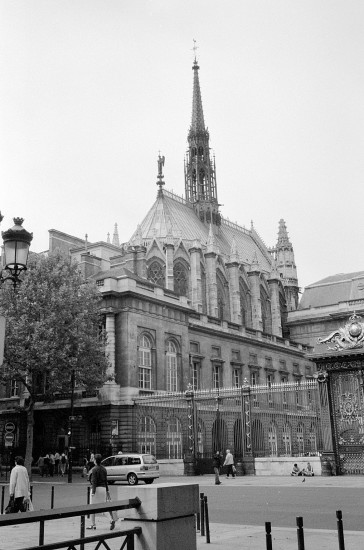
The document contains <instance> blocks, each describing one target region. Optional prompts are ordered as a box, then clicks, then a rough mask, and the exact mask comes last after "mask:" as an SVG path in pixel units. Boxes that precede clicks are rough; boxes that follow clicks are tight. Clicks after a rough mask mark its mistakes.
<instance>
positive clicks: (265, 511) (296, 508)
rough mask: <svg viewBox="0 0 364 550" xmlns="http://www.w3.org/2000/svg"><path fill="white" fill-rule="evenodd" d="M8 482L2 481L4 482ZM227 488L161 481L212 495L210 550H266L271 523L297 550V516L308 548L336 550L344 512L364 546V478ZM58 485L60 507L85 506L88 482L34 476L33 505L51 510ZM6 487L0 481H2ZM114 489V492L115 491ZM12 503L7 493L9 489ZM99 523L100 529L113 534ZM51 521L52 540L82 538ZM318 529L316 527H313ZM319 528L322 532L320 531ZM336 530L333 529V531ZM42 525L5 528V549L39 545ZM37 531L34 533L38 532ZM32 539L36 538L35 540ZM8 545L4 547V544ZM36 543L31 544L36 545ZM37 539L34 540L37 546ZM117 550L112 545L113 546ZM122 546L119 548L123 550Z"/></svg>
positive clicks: (350, 537) (257, 481)
mask: <svg viewBox="0 0 364 550" xmlns="http://www.w3.org/2000/svg"><path fill="white" fill-rule="evenodd" d="M1 481H3V480H1ZM222 481H223V484H222V485H221V486H219V487H216V486H215V485H214V478H213V476H203V477H198V478H196V477H194V478H192V477H189V478H187V477H163V478H161V479H160V480H159V481H158V483H163V482H166V483H183V482H187V483H198V484H199V486H200V492H204V493H205V494H206V495H207V496H208V502H209V510H210V527H211V545H209V546H211V549H213V548H216V549H217V550H221V549H222V548H229V549H230V550H241V549H242V548H248V549H249V550H262V548H265V534H264V522H265V521H271V522H272V534H273V548H274V549H275V550H292V548H296V547H297V535H296V516H297V515H302V516H303V517H304V526H305V543H306V547H307V548H320V550H336V549H337V548H338V542H337V533H336V517H335V511H336V510H337V509H341V510H342V511H343V514H344V527H345V543H346V547H347V548H348V549H349V548H350V550H362V549H363V548H364V532H363V531H364V525H363V521H362V514H363V512H362V510H363V496H362V495H364V476H357V477H338V478H320V477H317V478H314V479H310V480H308V479H307V480H306V482H305V483H302V481H301V479H299V478H297V479H294V478H283V477H272V478H262V477H246V478H245V477H241V478H237V479H235V480H232V479H231V480H226V479H224V478H222ZM52 485H54V488H55V491H54V495H55V507H63V506H71V505H77V504H83V503H84V502H86V495H87V487H88V483H87V482H86V481H85V480H83V479H81V478H80V477H79V476H75V477H74V483H73V484H72V485H68V484H67V482H66V480H58V479H57V478H54V479H47V480H44V479H40V478H37V477H35V478H34V480H33V487H34V498H33V501H34V505H35V508H36V509H38V510H39V509H48V508H50V503H51V487H52ZM0 487H1V482H0ZM114 490H115V486H114V487H112V488H111V492H113V491H114ZM4 496H5V500H6V502H7V498H8V492H7V487H6V491H5V495H4ZM104 520H105V521H104V523H105V525H104V526H103V525H102V519H100V522H99V523H100V525H99V530H100V531H101V532H102V530H105V531H108V529H109V526H108V520H107V518H104ZM65 521H66V527H65V526H63V525H62V522H59V521H56V522H49V525H48V524H47V528H46V538H47V542H51V541H56V540H60V539H62V538H64V536H65V533H67V535H69V537H71V538H72V537H74V536H77V533H78V532H79V524H78V522H77V520H72V521H70V520H65ZM314 527H316V529H315V528H314ZM317 528H318V529H317ZM330 529H331V530H330ZM37 530H38V526H37V525H34V526H30V527H29V530H27V531H25V532H24V531H23V530H22V529H19V528H18V526H17V525H15V526H12V527H5V528H3V529H2V532H1V534H0V548H1V550H5V547H6V550H13V549H14V550H15V549H16V548H23V549H24V548H27V547H29V545H30V544H31V546H33V545H35V546H36V544H37V540H38V531H37ZM33 531H34V532H33ZM31 535H32V536H31ZM4 541H6V545H5V546H4V545H3V544H2V543H1V542H4ZM31 541H32V542H31ZM33 541H34V542H33ZM197 547H198V550H203V549H204V548H206V542H205V539H204V537H201V536H200V535H197ZM112 548H113V546H112ZM118 548H119V546H118Z"/></svg>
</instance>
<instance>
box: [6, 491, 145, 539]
mask: <svg viewBox="0 0 364 550" xmlns="http://www.w3.org/2000/svg"><path fill="white" fill-rule="evenodd" d="M140 505H141V500H140V499H139V498H138V497H136V498H133V499H128V500H119V501H115V502H108V503H104V504H89V505H87V506H85V505H83V506H72V507H69V508H58V509H56V510H49V511H46V510H42V511H41V512H28V513H26V514H8V515H4V516H1V517H0V528H1V527H7V526H11V525H24V524H25V525H27V524H32V523H39V536H38V544H39V546H41V547H42V550H56V549H58V548H59V549H61V548H64V549H66V550H71V549H72V550H75V548H76V547H77V546H78V547H79V548H80V550H83V549H84V547H85V544H89V543H93V542H95V543H96V544H95V548H99V547H100V546H101V544H103V546H104V547H105V548H107V547H108V546H106V545H105V544H104V541H106V540H109V539H116V538H118V537H119V538H122V539H123V540H121V541H120V550H122V549H124V548H125V549H126V550H134V537H135V536H139V535H140V534H141V531H142V530H141V528H140V527H135V528H133V529H124V530H121V531H119V530H117V531H115V532H112V533H110V532H108V533H97V534H95V535H92V536H88V537H86V536H85V518H86V516H87V515H88V514H100V513H103V512H112V511H118V510H128V509H130V508H139V506H140ZM72 517H79V518H80V536H79V537H78V538H74V539H65V540H61V541H59V542H51V543H45V541H44V538H45V537H44V533H45V531H44V527H45V522H47V521H52V520H56V519H58V520H59V519H65V518H72ZM100 543H101V544H100ZM39 546H33V547H29V546H27V547H26V549H24V550H35V549H36V548H37V549H38V548H39Z"/></svg>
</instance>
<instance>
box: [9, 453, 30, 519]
mask: <svg viewBox="0 0 364 550" xmlns="http://www.w3.org/2000/svg"><path fill="white" fill-rule="evenodd" d="M9 495H10V502H11V501H13V506H12V510H11V512H10V513H16V512H27V510H28V503H29V501H30V483H29V476H28V472H27V469H26V468H25V467H24V458H23V457H22V456H16V457H15V466H14V468H13V469H12V470H11V474H10V482H9Z"/></svg>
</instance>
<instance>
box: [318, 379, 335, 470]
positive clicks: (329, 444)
mask: <svg viewBox="0 0 364 550" xmlns="http://www.w3.org/2000/svg"><path fill="white" fill-rule="evenodd" d="M317 381H318V389H319V396H320V421H321V433H322V456H321V475H323V476H331V475H336V461H335V453H334V443H333V431H332V417H331V410H330V399H329V375H328V373H327V371H325V370H321V371H320V372H319V373H318V375H317Z"/></svg>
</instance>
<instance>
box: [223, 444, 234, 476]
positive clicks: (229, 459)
mask: <svg viewBox="0 0 364 550" xmlns="http://www.w3.org/2000/svg"><path fill="white" fill-rule="evenodd" d="M223 466H227V472H226V477H227V478H228V477H229V475H230V474H231V475H232V477H235V466H234V457H233V455H232V454H231V452H230V449H226V456H225V462H224V464H223Z"/></svg>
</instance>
